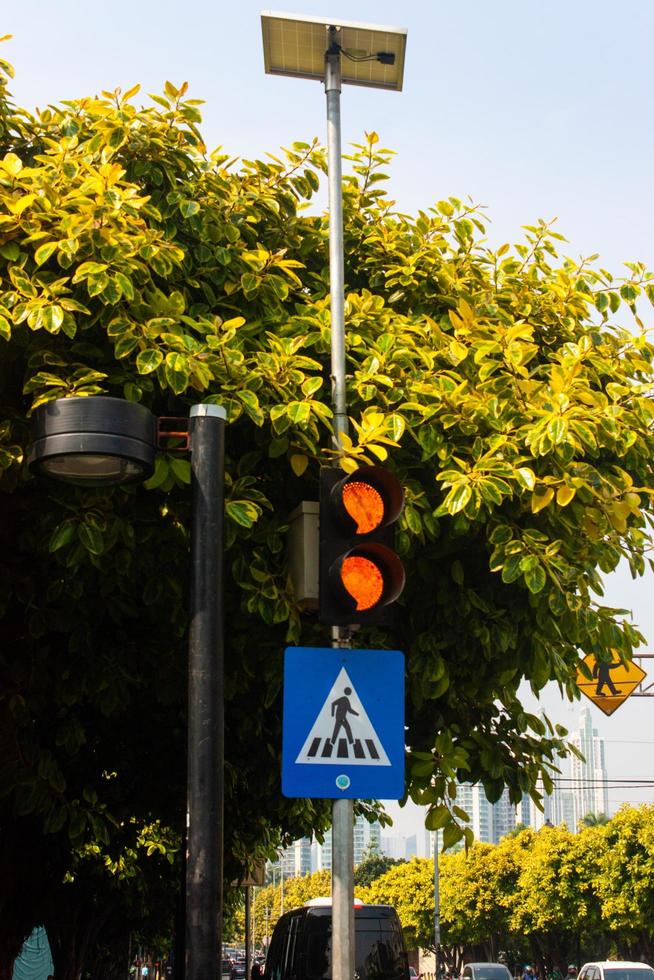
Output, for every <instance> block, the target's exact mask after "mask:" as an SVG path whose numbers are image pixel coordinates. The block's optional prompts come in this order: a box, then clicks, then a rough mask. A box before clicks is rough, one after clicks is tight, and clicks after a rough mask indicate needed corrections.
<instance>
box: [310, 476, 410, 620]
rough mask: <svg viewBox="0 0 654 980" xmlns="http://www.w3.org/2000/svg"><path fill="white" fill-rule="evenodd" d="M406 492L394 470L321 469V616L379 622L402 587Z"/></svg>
mask: <svg viewBox="0 0 654 980" xmlns="http://www.w3.org/2000/svg"><path fill="white" fill-rule="evenodd" d="M403 507H404V492H403V490H402V487H401V486H400V483H399V482H398V480H397V477H395V476H394V475H393V474H392V473H391V472H390V470H387V469H385V468H384V467H383V466H362V467H360V468H359V469H358V470H356V471H355V472H354V473H348V474H345V473H344V472H343V470H340V469H336V468H324V469H321V471H320V558H319V615H320V621H321V622H323V623H328V624H330V625H332V626H347V625H350V624H355V623H360V624H362V625H363V624H365V623H370V624H373V623H379V622H380V621H381V620H383V619H384V613H385V611H386V609H387V607H388V606H389V605H390V604H391V603H393V602H395V600H396V599H397V598H398V596H399V595H400V594H401V592H402V589H403V588H404V581H405V575H404V567H403V565H402V562H401V561H400V559H399V557H398V555H397V554H396V552H395V551H394V540H395V530H394V525H395V522H396V521H397V519H398V517H399V516H400V514H401V513H402V509H403Z"/></svg>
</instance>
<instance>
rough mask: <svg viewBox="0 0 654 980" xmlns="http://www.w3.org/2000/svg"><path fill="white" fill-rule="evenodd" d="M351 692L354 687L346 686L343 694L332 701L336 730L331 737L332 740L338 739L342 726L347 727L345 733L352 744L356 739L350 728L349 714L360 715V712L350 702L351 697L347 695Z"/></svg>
mask: <svg viewBox="0 0 654 980" xmlns="http://www.w3.org/2000/svg"><path fill="white" fill-rule="evenodd" d="M351 693H352V688H351V687H346V688H345V690H344V691H343V696H342V697H340V698H336V700H335V701H332V718H334V731H333V733H332V738H331V740H332V742H335V741H336V736H337V735H338V733H339V731H340V729H341V728H344V729H345V735H346V737H347V740H348V742H349V743H350V745H351V744H352V742H353V741H354V739H353V737H352V729H351V728H350V723H349V721H348V720H347V716H348V715H349V714H350V715H357V716H358V714H359V712H358V711H355V710H354V708H353V707H352V705H351V704H350V699H349V697H347V695H348V694H351Z"/></svg>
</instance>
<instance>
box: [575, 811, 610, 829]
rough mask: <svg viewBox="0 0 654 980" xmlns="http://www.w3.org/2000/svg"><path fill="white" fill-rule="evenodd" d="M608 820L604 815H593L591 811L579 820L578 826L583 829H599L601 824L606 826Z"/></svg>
mask: <svg viewBox="0 0 654 980" xmlns="http://www.w3.org/2000/svg"><path fill="white" fill-rule="evenodd" d="M609 819H610V818H609V817H608V815H607V814H606V813H593V812H592V811H591V812H589V813H587V814H586V816H585V817H582V818H581V820H580V821H579V824H580V826H583V827H600V826H602V824H607V823H608V822H609Z"/></svg>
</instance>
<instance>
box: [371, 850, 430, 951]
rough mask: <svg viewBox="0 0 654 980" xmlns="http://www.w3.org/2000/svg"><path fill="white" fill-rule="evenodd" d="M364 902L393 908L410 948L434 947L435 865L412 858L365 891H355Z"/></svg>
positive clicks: (394, 868) (397, 865)
mask: <svg viewBox="0 0 654 980" xmlns="http://www.w3.org/2000/svg"><path fill="white" fill-rule="evenodd" d="M357 894H358V896H359V897H360V898H362V899H363V901H364V902H368V903H370V904H373V905H375V904H377V905H392V906H394V908H395V909H396V910H397V913H398V915H399V917H400V922H401V923H402V928H403V930H404V935H405V938H406V942H407V946H408V947H409V949H417V948H418V946H424V947H430V946H433V939H434V866H433V864H432V862H431V861H428V860H426V859H425V858H413V859H412V860H411V861H403V862H402V863H400V864H396V865H395V866H394V867H392V868H390V869H389V870H388V871H387V872H386V873H385V874H384V875H382V876H381V877H379V878H376V879H375V880H374V881H373V882H372V883H371V884H370V885H369V886H368V888H357Z"/></svg>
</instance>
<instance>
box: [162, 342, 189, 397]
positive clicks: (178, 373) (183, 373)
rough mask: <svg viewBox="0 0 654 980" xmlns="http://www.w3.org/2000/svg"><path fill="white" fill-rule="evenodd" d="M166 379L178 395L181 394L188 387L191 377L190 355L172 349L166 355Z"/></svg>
mask: <svg viewBox="0 0 654 980" xmlns="http://www.w3.org/2000/svg"><path fill="white" fill-rule="evenodd" d="M165 375H166V381H167V382H168V385H169V386H170V388H171V390H172V391H173V392H174V394H176V395H181V394H182V392H184V391H186V389H187V388H188V383H189V380H190V377H191V372H190V369H189V361H188V357H186V356H185V355H184V354H177V353H175V352H174V351H171V352H170V353H169V354H167V355H166V362H165Z"/></svg>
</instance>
